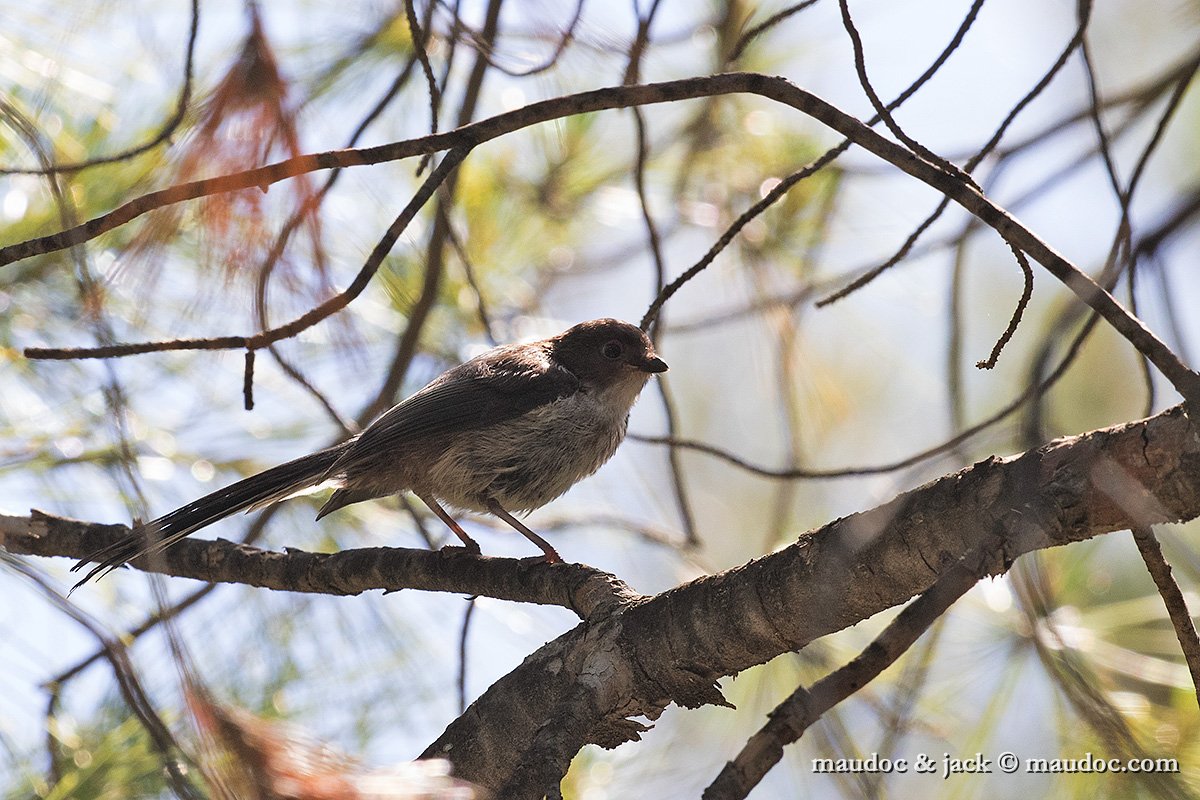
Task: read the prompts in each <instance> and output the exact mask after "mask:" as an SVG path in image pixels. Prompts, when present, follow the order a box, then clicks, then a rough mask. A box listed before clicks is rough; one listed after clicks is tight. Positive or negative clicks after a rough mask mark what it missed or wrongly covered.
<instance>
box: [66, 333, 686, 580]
mask: <svg viewBox="0 0 1200 800" xmlns="http://www.w3.org/2000/svg"><path fill="white" fill-rule="evenodd" d="M666 369H667V365H666V363H665V362H664V361H663V360H662V359H661V358H659V357H658V355H657V354H656V353H655V352H654V345H653V344H652V343H651V341H650V338H649V337H648V336H646V334H645V333H644V332H643V331H642V330H641V329H640V328H638V327H636V326H634V325H630V324H629V323H628V322H621V321H620V320H615V319H594V320H591V321H589V322H581V323H579V324H578V325H576V326H574V327H572V328H569V329H568V330H566V331H564V332H562V333H560V334H558V335H557V336H552V337H550V338H549V339H542V340H541V341H537V342H530V343H528V344H510V345H503V346H500V347H495V348H492V349H491V350H488V351H487V352H485V353H483V354H481V355H479V356H476V357H475V358H472V359H471V360H470V361H467V362H466V363H464V364H460V365H459V366H457V367H454V368H452V369H450V370H447V371H446V372H443V373H442V374H441V375H439V376H438V377H437V378H435V379H434V380H433V381H431V382H430V383H429V384H428V385H427V386H426V387H425V388H423V389H421V390H420V391H419V392H417V393H416V394H414V395H412V396H411V397H409V398H408V399H407V400H404V401H403V402H401V403H400V404H398V405H396V406H393V407H392V408H391V409H390V410H388V411H387V412H385V413H384V414H383V415H382V416H380V417H379V418H378V419H376V420H375V421H374V422H373V423H371V425H369V426H368V427H367V428H365V429H364V430H363V431H362V432H361V433H359V434H358V435H357V436H355V437H353V438H351V439H349V440H347V441H345V442H343V443H342V444H338V445H334V446H333V447H329V448H326V449H324V450H319V451H317V452H315V453H312V454H311V455H307V456H303V457H301V458H297V459H295V460H294V461H288V462H287V463H285V464H280V465H279V466H277V467H273V468H272V469H268V470H266V471H264V472H260V473H258V474H257V475H252V476H250V477H249V478H245V479H243V480H240V481H238V482H237V483H234V484H232V485H230V486H227V487H225V488H224V489H220V490H218V491H215V492H213V493H212V494H209V495H205V496H204V497H201V498H200V499H199V500H196V501H194V502H192V503H188V504H187V505H185V506H183V507H182V508H178V509H176V510H175V511H172V512H171V513H169V514H166V515H164V516H162V517H159V518H158V519H156V520H153V521H151V522H148V523H146V524H144V525H139V526H136V527H135V528H134V529H133V531H132V533H131V534H130V535H129V536H128V537H126V538H125V539H122V540H121V541H119V542H116V543H114V544H112V545H110V546H109V547H106V548H103V549H101V550H99V551H98V552H96V553H93V554H92V555H90V556H88V557H87V558H85V559H84V560H82V561H80V562H79V563H78V564H76V565H75V566H74V567H72V571H75V570H79V569H82V568H83V567H84V566H86V565H87V564H88V563H89V562H95V563H96V565H97V566H95V567H93V568H92V569H91V571H89V572H88V573H87V575H86V576H85V577H84V578H83V579H82V580H81V581H79V583H77V584H76V586H80V585H82V584H84V583H87V582H88V581H89V580H91V579H92V578H93V577H94V576H95V575H97V574H99V573H107V572H109V571H111V570H113V569H115V568H117V567H119V566H121V565H122V564H124V563H125V562H126V561H130V560H132V559H134V558H137V557H138V556H142V555H146V554H148V553H155V552H159V551H161V550H163V549H165V548H167V547H170V546H171V545H172V544H174V543H175V542H177V541H179V540H180V539H182V538H183V537H185V536H187V535H188V534H190V533H192V532H193V531H197V530H199V529H200V528H203V527H205V526H207V525H211V524H212V523H214V522H216V521H217V520H220V519H223V518H225V517H227V516H229V515H230V514H234V513H236V512H238V511H242V510H243V509H245V510H254V509H258V508H263V507H264V506H269V505H271V504H273V503H277V502H279V501H281V500H286V499H287V498H289V497H293V496H295V495H297V494H307V493H308V492H309V491H311V490H312V489H313V488H315V487H321V486H326V485H328V486H334V487H337V490H336V491H335V492H334V493H333V495H332V496H331V497H330V498H329V500H328V501H327V502H326V503H325V505H323V506H322V507H321V510H320V511H319V512H317V519H320V518H321V517H323V516H325V515H326V514H328V513H330V512H332V511H336V510H337V509H339V508H342V507H343V506H347V505H350V504H351V503H357V502H360V501H362V500H371V499H374V498H377V497H384V496H387V495H391V494H398V493H400V492H404V491H410V492H412V493H413V494H414V495H416V496H417V497H419V498H420V499H421V500H422V501H423V502H424V503H425V505H427V506H429V508H430V510H432V511H433V513H434V514H436V515H437V517H438V518H439V519H441V520H442V522H444V523H446V525H447V526H449V528H450V530H452V531H453V532H454V534H455V535H456V536H457V537H458V538H459V539H461V540H462V543H463V545H464V546H465V547H466V548H467V549H468V550H469V551H471V552H473V553H478V552H479V545H478V544H476V542H475V541H474V540H473V539H472V538H471V537H470V536H468V535H467V533H466V531H464V530H463V529H462V527H461V526H459V524H458V523H457V522H456V521H455V520H454V518H453V517H451V516H450V514H449V513H447V511H446V510H445V508H444V507H443V505H442V504H443V503H444V504H446V505H449V506H451V507H454V508H457V509H465V510H470V511H478V512H490V513H492V514H494V515H495V516H497V517H499V518H500V519H502V520H504V521H505V522H507V523H508V524H509V525H511V526H512V527H514V528H516V529H517V530H518V531H520V532H521V533H522V534H523V535H524V536H525V537H526V538H528V539H529V540H530V541H531V542H533V543H534V544H536V545H537V546H538V547H539V548H541V550H542V552H543V553H544V554H545V559H546V561H548V562H559V561H562V558H561V557H560V556H559V555H558V552H557V551H556V550H555V549H554V548H553V547H551V546H550V544H549V543H548V542H546V540H544V539H543V538H542V537H540V536H538V535H537V534H536V533H534V532H533V531H532V530H530V529H529V528H528V527H527V526H525V525H524V524H523V523H522V522H521V521H520V520H518V519H517V518H516V517H514V516H513V514H514V513H521V512H527V511H532V510H533V509H535V508H540V507H541V506H544V505H545V504H546V503H549V502H550V501H551V500H553V499H554V498H556V497H558V496H559V495H561V494H562V493H563V492H565V491H567V489H569V488H571V486H573V485H574V484H575V483H577V482H578V481H580V480H581V479H583V478H585V477H587V476H588V475H591V474H592V473H593V472H595V471H596V470H597V469H599V468H600V466H601V465H602V464H604V462H606V461H608V459H609V458H611V457H612V454H613V453H614V452H615V451H616V449H617V446H618V445H619V444H620V443H621V440H622V439H624V438H625V429H626V426H627V424H628V422H629V410H630V408H632V407H633V403H634V401H635V400H637V397H638V394H639V393H640V392H641V391H642V387H644V386H645V385H646V382H647V381H648V380H649V379H650V376H651V375H653V374H655V373H659V372H665V371H666Z"/></svg>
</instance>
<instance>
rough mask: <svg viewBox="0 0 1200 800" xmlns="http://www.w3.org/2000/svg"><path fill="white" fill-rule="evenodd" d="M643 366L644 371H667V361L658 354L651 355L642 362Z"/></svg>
mask: <svg viewBox="0 0 1200 800" xmlns="http://www.w3.org/2000/svg"><path fill="white" fill-rule="evenodd" d="M641 367H642V370H643V371H644V372H666V371H667V362H665V361H663V360H662V359H661V358H659V357H658V356H651V357H650V358H647V359H646V360H645V361H643V362H642V364H641Z"/></svg>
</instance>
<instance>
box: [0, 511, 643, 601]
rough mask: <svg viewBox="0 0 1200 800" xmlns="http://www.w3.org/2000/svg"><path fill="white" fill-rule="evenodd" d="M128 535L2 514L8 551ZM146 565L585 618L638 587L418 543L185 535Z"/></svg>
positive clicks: (82, 550)
mask: <svg viewBox="0 0 1200 800" xmlns="http://www.w3.org/2000/svg"><path fill="white" fill-rule="evenodd" d="M129 535H130V529H129V528H128V527H127V526H125V525H101V524H98V523H92V522H81V521H79V520H73V519H67V518H65V517H55V516H51V515H49V514H45V513H42V512H40V511H34V512H32V514H31V516H29V517H15V516H5V515H0V546H2V547H3V548H4V549H5V550H7V551H8V552H10V553H16V554H23V555H39V556H67V557H70V558H83V557H85V556H87V555H88V554H89V553H94V552H96V551H97V550H99V549H100V548H102V547H105V546H107V545H110V544H112V543H114V542H116V541H118V540H120V539H122V538H124V537H126V536H129ZM130 564H131V566H134V567H136V568H138V569H140V570H144V571H147V572H158V573H161V574H163V575H172V576H175V577H180V578H195V579H196V580H202V581H211V582H214V583H240V584H245V585H247V586H258V587H261V588H264V589H276V590H279V591H287V592H307V593H318V594H331V595H356V594H362V593H363V592H368V591H372V590H375V589H382V590H384V591H385V592H398V591H400V590H401V589H419V590H423V591H431V592H455V593H462V594H468V595H481V596H484V597H494V598H497V599H499V600H512V601H514V602H518V603H537V604H539V605H554V606H562V607H563V608H569V609H571V610H573V611H574V612H575V613H576V614H578V615H579V616H580V618H582V619H586V618H587V617H589V616H591V615H593V614H608V613H611V611H612V609H613V607H614V606H618V605H624V604H627V603H631V602H634V601H635V600H637V599H638V597H639V596H638V595H637V594H636V593H635V592H633V591H632V590H631V589H630V588H629V587H628V586H626V585H625V583H624V582H622V581H621V580H619V579H618V578H616V577H615V576H613V575H610V574H608V573H607V572H601V571H600V570H598V569H595V568H593V567H589V566H586V565H584V564H546V563H543V562H540V561H537V560H535V559H515V558H493V557H489V556H477V555H472V554H470V553H468V552H466V551H465V550H462V549H459V548H454V547H448V548H443V549H442V550H412V549H408V548H401V547H364V548H358V549H354V550H343V551H341V552H337V553H309V552H305V551H303V550H295V549H291V548H289V549H288V550H287V552H284V553H279V552H274V551H270V550H262V549H260V548H257V547H251V546H249V545H244V544H237V543H235V542H230V541H226V540H224V539H190V538H189V539H184V540H182V541H180V542H178V543H176V544H174V545H172V546H171V547H170V548H168V549H167V550H166V551H164V552H162V553H158V554H153V555H149V556H142V557H141V558H137V559H134V560H133V561H131V562H130Z"/></svg>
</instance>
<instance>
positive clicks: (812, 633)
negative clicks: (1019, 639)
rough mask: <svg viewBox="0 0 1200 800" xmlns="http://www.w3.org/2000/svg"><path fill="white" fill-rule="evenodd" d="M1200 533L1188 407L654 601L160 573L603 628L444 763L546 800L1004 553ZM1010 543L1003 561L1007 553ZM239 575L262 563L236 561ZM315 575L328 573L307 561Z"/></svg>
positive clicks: (452, 570) (991, 467)
mask: <svg viewBox="0 0 1200 800" xmlns="http://www.w3.org/2000/svg"><path fill="white" fill-rule="evenodd" d="M1198 515H1200V437H1198V436H1197V432H1196V430H1195V429H1194V428H1193V427H1192V425H1191V424H1190V423H1189V420H1188V419H1187V417H1186V416H1185V415H1184V414H1183V412H1182V410H1181V409H1180V408H1174V409H1171V410H1169V411H1166V412H1164V413H1162V414H1159V415H1158V416H1155V417H1151V418H1149V419H1146V420H1141V421H1137V422H1130V423H1126V424H1123V425H1119V426H1115V427H1112V428H1107V429H1104V430H1098V431H1093V432H1090V433H1087V434H1083V435H1081V436H1075V437H1069V438H1064V439H1059V440H1056V441H1053V442H1050V443H1048V444H1046V445H1044V446H1042V447H1040V448H1037V449H1036V450H1031V451H1029V452H1027V453H1024V454H1021V455H1019V456H1013V457H1009V458H989V459H987V460H985V461H982V462H980V463H978V464H975V465H974V466H972V467H969V468H967V469H965V470H962V471H961V472H958V473H955V474H953V475H948V476H946V477H943V478H940V479H938V480H935V481H932V482H930V483H928V484H926V485H924V486H921V487H919V488H917V489H913V490H912V491H909V492H905V493H904V494H902V495H900V496H899V497H897V498H895V499H894V500H892V501H891V502H889V503H886V504H884V505H882V506H879V507H877V508H874V509H871V510H869V511H865V512H862V513H859V514H853V515H850V516H848V517H846V518H844V519H839V520H836V521H834V522H831V523H829V524H828V525H826V526H824V527H823V528H821V529H819V530H816V531H813V532H811V533H807V534H805V535H803V536H802V537H800V539H799V540H798V541H797V542H796V543H795V544H793V545H791V546H790V547H787V548H785V549H784V550H781V551H779V552H776V553H772V554H770V555H767V556H763V557H761V558H758V559H755V560H753V561H751V562H749V563H747V564H745V565H742V566H740V567H737V568H734V569H731V570H728V571H726V572H723V573H720V574H717V575H711V576H707V577H704V578H700V579H698V580H696V581H693V582H691V583H688V584H685V585H683V586H679V587H677V588H675V589H672V590H670V591H668V592H664V593H662V594H660V595H657V596H655V597H651V598H643V597H639V596H637V595H635V594H633V593H632V592H629V591H628V589H626V588H625V587H624V586H623V584H621V583H620V582H619V581H617V580H616V579H615V578H612V577H611V576H606V575H604V574H603V573H598V572H596V571H594V570H590V569H589V568H586V567H581V566H578V565H544V564H541V565H539V564H529V563H527V562H526V563H522V562H518V561H512V560H509V559H486V558H480V557H476V556H470V555H468V554H466V553H456V554H454V555H452V556H445V555H440V554H431V553H415V552H413V551H389V550H386V549H380V548H375V549H371V550H364V551H351V552H348V553H343V554H335V555H332V556H314V555H313V554H307V553H296V552H290V553H288V554H274V553H263V552H262V551H254V550H252V549H250V548H238V547H237V546H236V545H232V544H231V543H228V542H223V543H222V542H187V543H184V544H185V545H186V546H187V547H185V548H184V551H182V552H180V553H175V552H173V551H172V552H169V553H168V554H166V557H165V558H164V559H162V562H161V563H159V564H157V565H155V568H156V569H158V570H160V571H164V572H168V573H171V574H188V575H191V576H194V577H201V578H209V579H217V580H237V579H238V576H237V573H238V572H241V573H242V578H241V579H242V580H246V581H248V582H251V583H257V584H259V585H270V586H275V587H277V588H290V589H295V590H301V591H328V592H330V593H338V594H340V593H346V592H355V591H363V590H365V589H367V588H371V587H372V586H381V585H386V586H387V587H388V588H392V589H398V588H404V587H411V588H422V589H435V590H443V591H463V592H472V593H480V594H488V595H490V596H496V597H504V598H508V599H526V600H531V601H533V602H556V603H558V604H561V605H566V606H568V607H572V608H576V609H577V610H578V611H579V613H580V615H581V616H583V617H585V620H584V621H583V622H582V623H580V625H579V626H577V627H576V628H575V629H573V630H571V631H568V632H567V633H565V634H563V635H562V636H560V637H559V638H557V639H555V640H554V641H552V642H549V643H548V644H546V645H544V646H543V647H541V648H540V649H539V650H537V651H536V652H534V653H533V654H532V655H530V656H529V657H528V658H527V659H526V660H525V662H524V663H523V664H521V666H519V667H518V668H517V669H515V670H513V671H512V672H511V673H509V674H508V675H507V676H505V677H504V678H502V679H501V680H500V681H498V682H497V683H495V684H494V685H493V686H492V687H491V688H490V689H488V691H487V692H485V693H484V694H483V695H482V696H481V697H480V698H479V699H478V700H476V701H475V703H473V704H472V705H471V707H470V708H468V709H467V711H466V712H465V713H464V714H463V715H462V716H461V717H459V718H458V719H457V720H455V721H454V722H452V723H451V724H450V726H449V727H448V728H447V729H446V731H445V732H444V733H443V734H442V736H441V737H439V738H438V740H437V741H436V742H434V743H433V744H432V745H431V746H430V747H429V748H428V750H427V751H426V755H430V756H432V755H442V756H445V757H447V758H449V759H450V760H451V762H453V764H454V771H455V774H456V775H457V776H459V777H461V778H464V779H466V780H470V781H472V782H475V783H478V784H481V785H483V786H486V787H488V788H489V789H491V790H493V791H494V792H495V793H496V796H498V797H504V798H538V797H542V796H543V794H546V793H551V794H552V793H553V792H554V791H555V787H556V786H557V783H558V781H559V780H560V779H561V777H562V775H563V774H564V773H565V771H566V769H567V767H568V766H569V764H570V761H571V759H572V758H573V757H574V755H575V754H576V753H577V752H578V751H579V749H580V748H581V747H583V745H585V744H588V743H597V744H600V745H602V746H605V747H614V746H616V745H617V744H620V743H621V742H623V741H628V740H633V739H637V738H638V736H639V734H640V732H641V731H642V730H644V727H643V726H642V725H641V724H640V723H638V722H636V721H634V720H633V719H632V718H634V717H638V716H643V715H644V716H645V717H648V718H650V719H654V718H656V717H657V716H658V714H660V713H661V711H662V710H663V709H664V708H665V707H666V706H667V705H668V704H669V703H672V702H674V703H678V704H679V705H682V706H686V707H695V706H699V705H703V704H707V703H723V702H724V700H723V698H722V697H721V695H720V692H719V691H718V690H717V688H716V681H717V680H718V679H719V678H721V677H723V676H727V675H733V674H735V673H737V672H739V671H741V670H744V669H746V668H747V667H750V666H753V665H756V664H761V663H764V662H766V661H769V660H770V659H772V658H774V657H775V656H777V655H780V654H781V653H785V652H788V651H791V650H795V649H797V648H800V647H803V646H804V645H805V644H806V643H808V642H810V641H812V640H813V639H815V638H817V637H820V636H823V635H826V634H828V633H831V632H833V631H837V630H841V629H843V628H846V627H848V626H851V625H854V624H855V623H857V622H860V621H862V620H864V619H867V618H868V617H870V616H872V615H874V614H876V613H878V612H879V611H883V610H885V609H887V608H890V607H892V606H895V605H898V604H900V603H903V602H905V601H906V600H908V599H910V598H911V597H913V596H914V595H917V594H919V593H921V592H923V591H925V590H926V589H928V588H929V587H930V586H932V585H933V583H934V582H935V581H936V580H937V579H938V578H939V577H940V576H941V575H942V574H944V573H945V572H946V571H947V570H949V569H950V568H951V567H952V566H954V565H956V564H959V563H960V561H961V559H963V557H964V556H965V555H967V554H969V553H972V552H975V553H978V552H980V551H982V552H984V553H985V554H986V555H985V557H984V559H983V563H982V566H981V567H979V568H977V571H978V574H979V577H983V576H985V575H995V574H1000V573H1002V572H1004V571H1005V570H1007V569H1008V568H1009V567H1010V566H1011V564H1012V562H1013V560H1014V559H1016V558H1017V557H1018V556H1020V555H1022V554H1023V553H1027V552H1030V551H1032V550H1038V549H1043V548H1047V547H1053V546H1057V545H1063V544H1068V543H1071V542H1076V541H1081V540H1083V539H1087V538H1091V537H1093V536H1097V535H1100V534H1103V533H1108V532H1111V531H1114V530H1122V529H1127V528H1130V527H1133V526H1147V525H1152V524H1158V523H1166V522H1178V521H1182V520H1186V519H1191V518H1193V517H1196V516H1198ZM0 523H2V524H0V543H2V544H3V545H4V546H5V547H6V548H7V549H8V550H9V551H10V552H14V553H37V554H41V555H51V554H55V555H70V556H79V555H80V554H81V552H86V551H88V550H89V549H91V548H92V547H94V546H96V545H98V544H100V543H102V541H103V540H104V539H105V538H106V537H109V536H112V535H116V534H117V533H120V532H123V531H125V530H127V529H125V528H124V527H123V526H89V525H86V524H84V523H75V522H72V521H69V520H56V519H54V518H47V517H37V518H28V519H26V518H15V517H9V518H4V519H0ZM995 541H1000V542H1002V543H1003V544H1002V546H1001V547H999V548H996V547H994V546H992V547H990V548H989V544H990V543H992V542H995ZM187 548H196V553H199V554H201V555H197V554H194V553H190V552H189V551H188V550H187ZM214 548H215V549H214ZM235 557H236V558H241V559H245V563H240V562H231V561H230V559H232V558H235ZM314 558H316V559H326V560H327V561H326V562H323V564H324V566H321V565H318V566H314V562H311V561H305V559H314ZM280 559H282V560H285V561H286V560H288V559H299V561H297V562H296V565H295V566H293V567H288V566H287V565H286V564H285V565H283V566H279V565H276V566H275V572H272V573H271V574H272V576H273V577H272V579H271V580H269V581H268V580H264V579H263V578H262V574H263V573H262V570H263V569H267V567H264V566H263V564H268V565H269V564H272V563H274V561H277V560H280ZM339 559H342V560H344V562H343V561H339ZM258 562H262V563H258ZM231 563H233V564H235V565H237V564H238V563H240V566H237V568H236V569H234V568H233V567H231ZM330 563H332V564H333V565H334V566H330V565H329V564H330ZM972 563H974V562H972ZM337 565H341V568H336V569H335V567H336V566H337ZM439 565H440V567H439ZM139 566H143V565H141V564H139ZM175 566H184V567H186V569H179V570H174V569H173V567H175ZM393 570H398V571H393ZM405 570H409V571H407V572H406V571H405ZM268 572H270V570H269V569H268ZM363 576H369V577H368V578H367V579H365V580H364V578H363ZM382 576H386V577H387V581H386V583H383V582H382V581H381V580H380V578H381V577H382ZM290 582H294V584H292V585H289V583H290ZM322 587H325V588H322Z"/></svg>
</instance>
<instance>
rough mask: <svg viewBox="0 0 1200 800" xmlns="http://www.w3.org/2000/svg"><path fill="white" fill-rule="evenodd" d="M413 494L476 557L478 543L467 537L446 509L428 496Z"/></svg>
mask: <svg viewBox="0 0 1200 800" xmlns="http://www.w3.org/2000/svg"><path fill="white" fill-rule="evenodd" d="M413 494H416V495H417V497H419V498H420V499H421V502H422V503H424V504H425V505H427V506H429V510H430V511H432V512H433V513H434V514H437V518H438V519H440V520H441V521H442V522H444V523H446V527H447V528H449V529H450V530H452V531H454V535H455V536H457V537H458V538H459V539H462V543H463V546H464V547H466V548H467V550H468V551H470V552H472V553H475V554H476V555H478V554H479V543H478V542H476V541H475V540H474V539H472V538H471V537H470V536H468V535H467V532H466V531H464V530H463V529H462V526H461V525H459V524H458V523H457V522H455V521H454V517H452V516H450V515H449V514H447V513H446V509H444V508H442V507H441V506H440V505H438V501H437V500H434V499H433V497H432V496H430V495H424V494H419V493H417V492H413Z"/></svg>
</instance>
